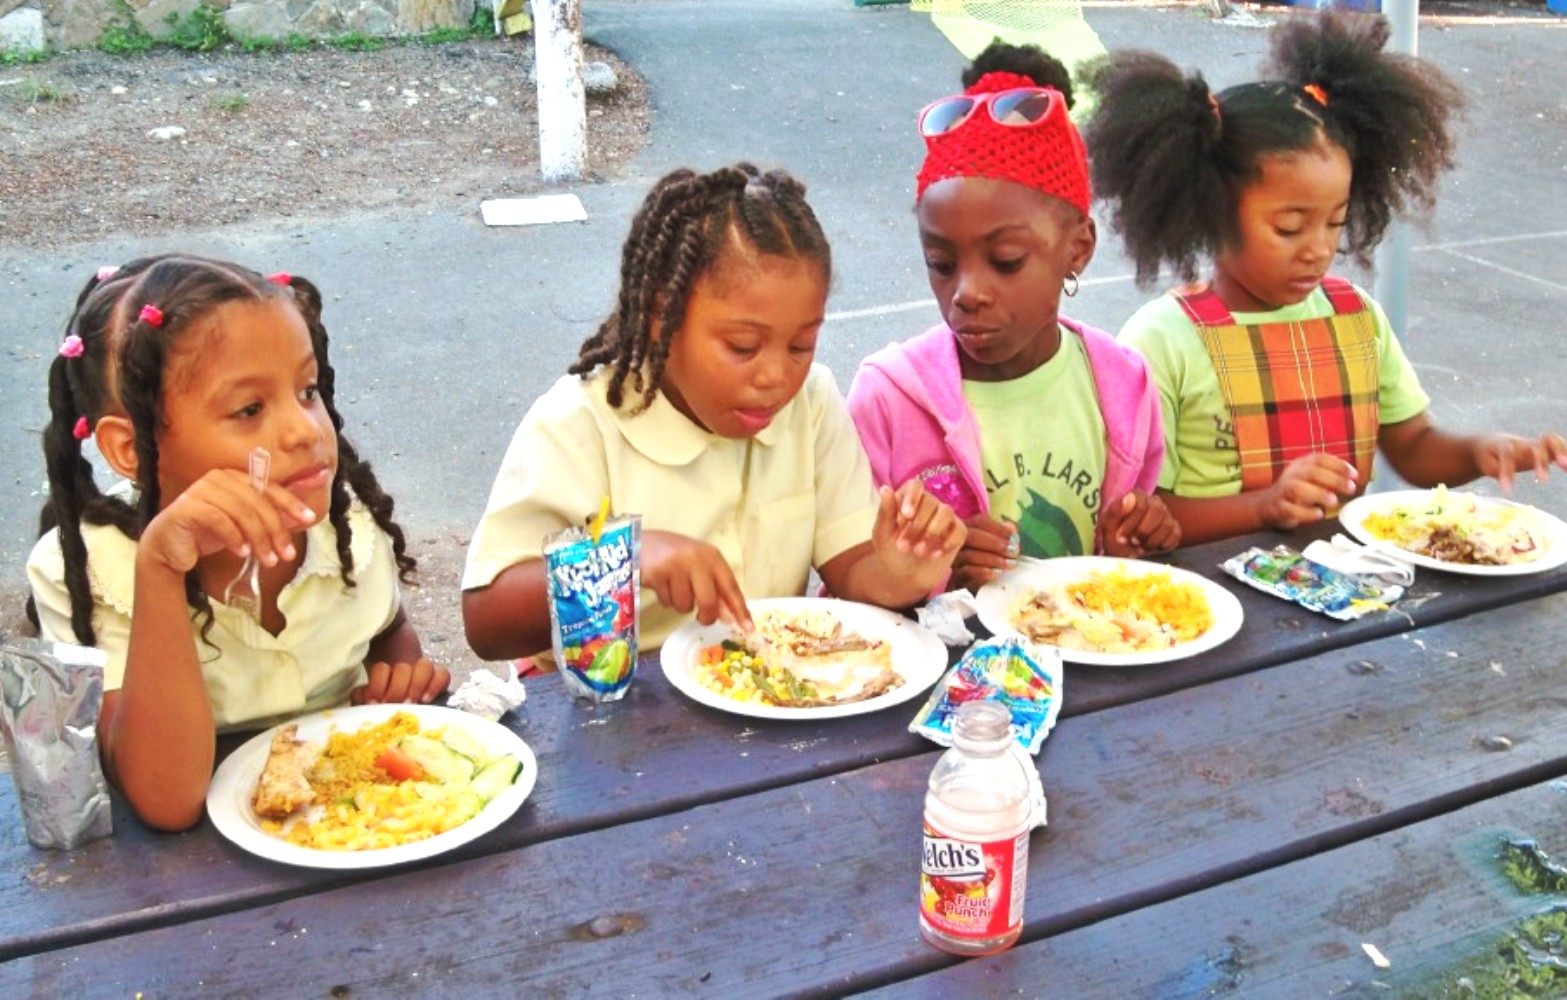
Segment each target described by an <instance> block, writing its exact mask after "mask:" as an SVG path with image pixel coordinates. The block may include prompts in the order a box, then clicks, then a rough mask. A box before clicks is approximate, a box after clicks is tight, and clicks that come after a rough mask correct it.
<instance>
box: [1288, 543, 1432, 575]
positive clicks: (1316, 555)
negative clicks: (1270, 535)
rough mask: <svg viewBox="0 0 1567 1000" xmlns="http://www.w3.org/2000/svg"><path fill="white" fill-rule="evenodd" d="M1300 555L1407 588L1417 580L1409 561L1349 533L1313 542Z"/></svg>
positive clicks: (1346, 571)
mask: <svg viewBox="0 0 1567 1000" xmlns="http://www.w3.org/2000/svg"><path fill="white" fill-rule="evenodd" d="M1301 555H1303V556H1305V557H1306V558H1307V559H1310V560H1311V561H1312V562H1314V563H1316V564H1317V565H1319V566H1326V567H1327V568H1328V569H1333V570H1338V571H1339V572H1340V573H1344V574H1346V575H1348V576H1369V577H1374V578H1376V579H1378V580H1381V581H1382V582H1383V583H1392V584H1397V585H1398V586H1400V587H1406V588H1407V587H1408V586H1410V585H1411V584H1413V583H1414V582H1415V568H1414V567H1413V566H1411V565H1410V564H1409V563H1406V562H1403V561H1401V560H1400V559H1398V558H1397V557H1396V556H1394V555H1393V554H1392V553H1389V552H1387V551H1386V550H1385V549H1374V548H1371V547H1370V546H1368V545H1362V544H1360V543H1359V542H1357V541H1355V540H1354V539H1352V538H1350V537H1349V536H1348V535H1342V534H1339V535H1334V536H1333V540H1332V541H1322V540H1318V541H1315V542H1312V543H1311V544H1310V545H1308V546H1306V548H1305V550H1304V551H1302V552H1301Z"/></svg>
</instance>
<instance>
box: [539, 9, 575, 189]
mask: <svg viewBox="0 0 1567 1000" xmlns="http://www.w3.org/2000/svg"><path fill="white" fill-rule="evenodd" d="M533 70H534V78H535V82H536V86H537V88H538V97H539V172H540V173H541V174H543V175H544V179H545V180H547V181H574V180H579V179H581V177H582V168H583V165H584V162H585V160H586V155H587V154H586V148H587V134H588V106H587V98H586V95H585V92H584V89H583V85H582V2H581V0H533Z"/></svg>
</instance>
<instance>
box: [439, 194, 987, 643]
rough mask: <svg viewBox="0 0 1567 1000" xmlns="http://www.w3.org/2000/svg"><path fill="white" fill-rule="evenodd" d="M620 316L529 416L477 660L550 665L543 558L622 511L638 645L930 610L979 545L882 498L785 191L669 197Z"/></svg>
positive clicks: (485, 554)
mask: <svg viewBox="0 0 1567 1000" xmlns="http://www.w3.org/2000/svg"><path fill="white" fill-rule="evenodd" d="M620 274H621V288H620V294H619V299H618V302H617V304H616V308H615V311H614V312H613V313H611V314H610V317H609V318H608V319H607V320H606V321H605V322H604V324H603V325H602V326H600V327H599V330H598V332H597V333H596V334H595V335H594V336H592V337H591V338H589V339H588V341H587V342H586V343H584V344H583V346H582V352H581V355H580V357H579V358H578V359H577V362H576V364H574V365H572V367H571V374H570V375H568V376H566V377H564V378H562V379H561V380H560V381H558V382H557V383H556V384H555V385H554V387H553V388H551V389H550V390H549V391H548V392H546V393H545V394H544V395H543V396H542V397H540V398H539V399H538V400H537V401H536V402H535V403H534V404H533V406H532V407H531V408H530V409H529V410H528V413H527V415H526V416H525V417H524V418H523V421H522V425H521V427H519V428H518V430H517V433H516V436H515V437H514V438H513V440H512V444H511V448H510V449H509V450H508V451H507V453H506V458H505V460H504V462H503V463H502V465H501V470H500V474H499V475H498V476H497V478H496V481H495V486H494V489H493V491H492V492H491V494H490V501H489V506H488V509H487V510H486V511H485V513H484V518H483V520H482V521H480V523H479V527H478V530H477V531H475V532H474V536H473V542H472V545H471V547H470V548H469V552H468V567H467V571H466V573H465V574H464V577H463V588H464V591H465V592H464V594H463V618H464V622H465V624H466V627H467V634H468V642H469V643H470V644H471V645H472V646H473V648H474V651H475V652H477V653H478V654H479V655H480V656H481V657H484V658H485V659H491V660H498V659H508V658H512V657H517V656H524V655H528V654H533V653H537V652H540V651H543V650H548V649H549V648H550V618H549V610H548V607H547V605H546V603H545V586H544V563H543V559H542V551H543V543H544V537H545V536H546V535H547V534H549V533H551V532H553V531H557V530H559V529H561V528H564V527H566V526H568V525H572V524H578V525H580V524H581V523H582V522H583V519H584V517H585V516H586V515H590V514H592V513H594V512H595V511H597V510H598V509H599V505H600V502H601V498H602V497H604V496H606V495H607V496H608V497H609V498H610V501H611V505H612V507H613V509H614V511H615V512H617V513H636V514H640V515H642V583H643V585H644V587H646V588H648V589H650V590H651V591H652V592H653V595H655V596H656V601H653V600H647V599H646V596H647V595H644V601H643V613H642V625H641V628H642V641H643V646H644V647H645V648H649V649H652V648H657V647H658V646H659V645H660V644H661V643H662V642H663V641H664V638H665V637H666V636H667V635H668V634H669V633H670V631H671V630H672V629H673V628H675V627H676V626H677V625H679V624H680V623H681V622H682V621H685V620H689V616H690V615H691V613H692V612H695V615H696V619H697V620H698V621H700V622H703V623H704V624H707V623H712V622H713V621H716V620H719V619H724V620H727V621H729V622H730V623H732V624H734V625H736V626H737V627H739V628H742V629H749V628H750V627H751V619H750V615H749V613H748V612H747V610H746V605H745V597H746V595H749V596H752V597H771V596H781V595H794V594H801V593H803V592H804V591H805V588H806V582H807V576H808V574H809V571H810V570H811V568H812V567H815V568H816V569H817V571H818V572H819V573H820V574H821V578H822V580H823V581H824V582H825V583H826V585H827V587H828V588H829V589H830V590H831V592H832V593H833V594H834V595H836V596H838V597H842V598H846V599H848V600H854V601H865V602H869V603H873V604H879V605H884V606H887V607H904V606H908V605H912V604H914V603H916V602H918V601H919V600H921V599H922V598H923V597H924V596H925V595H926V594H927V593H929V592H930V590H931V589H933V588H934V586H935V585H936V583H937V582H938V581H939V580H940V579H941V578H942V577H944V576H945V575H946V573H947V569H948V566H949V565H950V563H951V561H952V555H953V553H954V552H956V551H957V548H958V546H959V545H961V544H962V541H963V525H962V524H961V523H959V522H958V521H957V519H956V518H954V517H953V515H952V512H951V511H950V510H948V509H947V508H946V506H945V505H943V504H941V503H939V502H938V501H936V500H935V499H934V498H932V497H929V496H926V495H925V494H924V493H923V492H922V491H921V490H920V489H919V488H918V484H915V485H914V486H912V487H911V488H908V489H904V490H901V491H899V492H898V493H897V494H896V495H895V494H894V493H893V492H892V491H890V490H886V489H884V490H882V491H881V494H880V497H879V498H878V496H877V493H876V491H875V489H874V487H873V486H872V484H871V478H870V473H869V471H868V470H867V469H866V465H865V455H864V452H863V451H861V449H860V443H859V440H858V439H857V438H856V437H855V434H854V426H853V424H852V423H850V421H849V419H848V415H847V414H846V413H845V412H844V408H843V401H842V399H841V398H840V397H839V395H838V391H837V389H836V388H835V387H834V385H833V381H832V376H831V374H830V373H829V372H828V371H827V369H825V368H822V367H819V366H815V365H813V364H812V358H813V357H814V355H815V352H816V340H817V336H818V335H819V333H820V330H821V325H822V320H823V317H824V315H825V313H826V304H827V289H828V285H829V282H830V279H831V276H832V258H831V254H830V252H829V250H828V246H827V240H826V237H825V236H824V235H823V234H822V230H821V226H820V225H819V224H818V223H817V221H816V216H815V215H814V214H813V213H812V211H811V208H810V206H809V205H807V204H806V201H805V188H804V187H803V186H802V185H801V184H800V183H799V182H798V181H796V180H794V179H793V178H791V177H790V176H789V175H787V174H785V173H783V172H782V171H773V172H771V173H766V174H763V173H759V172H758V171H757V170H756V168H755V167H753V166H751V165H750V164H747V163H742V164H738V165H736V166H733V167H728V168H725V169H721V170H715V171H713V172H712V173H709V174H697V173H693V172H692V171H690V170H678V171H675V172H674V173H672V174H669V175H668V176H666V177H664V178H663V179H662V180H660V181H659V182H658V183H657V184H656V185H654V187H653V190H652V191H651V192H649V194H648V196H647V199H646V200H645V201H644V202H643V204H642V207H641V209H640V210H638V212H637V215H636V217H635V219H633V220H632V224H631V233H630V235H629V236H628V237H627V239H626V243H625V248H624V250H623V252H622V256H621V266H620Z"/></svg>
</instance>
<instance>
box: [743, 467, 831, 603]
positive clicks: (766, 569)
mask: <svg viewBox="0 0 1567 1000" xmlns="http://www.w3.org/2000/svg"><path fill="white" fill-rule="evenodd" d="M752 517H753V520H752V523H751V530H750V531H749V532H748V533H747V534H748V535H749V538H748V539H747V541H746V545H745V549H746V552H745V562H746V574H745V575H746V585H747V591H748V592H750V591H753V590H754V591H756V594H755V596H757V597H782V596H785V595H793V594H797V593H799V592H800V591H801V589H802V588H803V587H804V586H805V579H806V576H807V574H808V573H809V572H810V569H811V556H812V554H813V553H814V552H815V550H816V494H815V493H812V492H810V491H809V490H807V491H806V492H804V493H796V494H794V495H793V496H787V497H780V498H778V499H776V500H768V501H767V502H765V503H761V504H758V505H757V506H756V508H755V512H754V514H753V515H752ZM758 587H760V588H762V589H760V590H758V589H757V588H758Z"/></svg>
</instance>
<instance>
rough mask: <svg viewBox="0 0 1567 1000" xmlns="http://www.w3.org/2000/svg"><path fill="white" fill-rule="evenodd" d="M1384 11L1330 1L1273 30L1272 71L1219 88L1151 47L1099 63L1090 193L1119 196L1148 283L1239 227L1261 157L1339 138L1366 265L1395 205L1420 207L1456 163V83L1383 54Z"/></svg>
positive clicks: (1352, 222) (1354, 243)
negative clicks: (1356, 9) (1345, 7)
mask: <svg viewBox="0 0 1567 1000" xmlns="http://www.w3.org/2000/svg"><path fill="white" fill-rule="evenodd" d="M1389 30H1390V29H1389V27H1388V23H1387V21H1386V20H1385V19H1384V18H1382V17H1381V16H1379V15H1366V14H1356V13H1350V12H1344V11H1323V12H1321V13H1318V14H1313V15H1310V16H1303V17H1297V18H1292V19H1290V20H1288V21H1285V22H1284V23H1282V24H1280V25H1279V26H1278V27H1276V28H1274V29H1273V37H1272V46H1271V55H1270V57H1269V59H1268V60H1267V61H1266V62H1265V63H1264V66H1263V71H1262V72H1263V79H1262V80H1260V81H1258V82H1254V83H1245V84H1241V85H1239V86H1235V87H1230V88H1228V89H1226V90H1223V91H1220V92H1218V93H1217V94H1215V93H1213V92H1211V91H1210V90H1209V88H1208V84H1207V82H1206V81H1204V80H1203V78H1202V75H1201V74H1200V73H1193V74H1192V75H1190V76H1183V75H1182V74H1181V71H1180V70H1179V69H1178V68H1176V66H1175V65H1174V64H1173V63H1171V62H1170V61H1169V60H1168V59H1166V58H1164V57H1163V56H1160V55H1157V54H1155V53H1152V52H1137V51H1127V52H1120V53H1113V54H1111V55H1110V56H1107V57H1105V58H1104V59H1102V60H1100V61H1099V62H1098V63H1096V64H1095V65H1093V66H1091V67H1090V68H1089V69H1088V71H1087V82H1088V84H1089V85H1090V86H1092V87H1094V88H1095V89H1096V90H1097V91H1098V93H1099V105H1098V108H1097V109H1096V111H1095V113H1094V115H1093V118H1092V120H1091V121H1090V122H1089V124H1088V126H1087V128H1086V129H1085V130H1084V137H1085V139H1086V140H1087V143H1088V152H1089V159H1090V161H1091V164H1092V172H1093V185H1094V190H1095V192H1097V193H1098V194H1099V195H1100V196H1101V197H1102V198H1104V199H1105V200H1106V201H1108V202H1110V203H1111V205H1112V214H1111V219H1110V222H1111V226H1112V228H1114V229H1115V230H1116V231H1118V232H1119V233H1121V234H1122V236H1123V237H1124V238H1125V240H1126V245H1127V249H1128V251H1129V252H1130V253H1131V256H1132V259H1133V261H1134V263H1135V264H1136V266H1137V280H1138V283H1139V284H1142V285H1145V286H1146V285H1147V284H1149V283H1151V282H1152V281H1153V280H1154V278H1155V277H1156V276H1157V275H1158V273H1159V268H1160V265H1161V264H1169V265H1170V266H1171V267H1172V269H1173V270H1175V271H1176V272H1177V273H1178V274H1179V275H1180V277H1181V279H1182V280H1183V281H1191V280H1193V279H1195V278H1196V276H1197V269H1198V264H1199V261H1200V260H1201V259H1202V258H1211V257H1213V256H1215V255H1216V254H1217V253H1218V252H1219V251H1220V250H1221V249H1223V247H1224V246H1225V245H1227V244H1228V243H1230V242H1231V241H1232V240H1233V239H1235V237H1236V235H1237V217H1238V214H1239V204H1240V194H1241V192H1242V191H1243V190H1244V189H1245V188H1246V187H1247V186H1248V185H1250V184H1251V183H1253V182H1255V181H1256V180H1257V179H1258V178H1259V177H1260V176H1261V173H1262V167H1261V161H1262V160H1263V159H1264V158H1265V157H1269V156H1275V155H1280V154H1288V153H1294V152H1300V151H1304V150H1308V149H1311V148H1313V147H1314V146H1317V145H1318V144H1320V143H1332V144H1333V145H1336V146H1339V147H1340V148H1342V149H1343V150H1344V152H1345V153H1347V154H1348V156H1349V160H1350V167H1351V170H1352V177H1353V179H1352V181H1351V184H1350V194H1349V206H1348V211H1347V214H1346V217H1345V227H1344V239H1343V246H1342V251H1343V252H1344V253H1346V254H1348V255H1349V256H1351V257H1352V258H1353V259H1355V260H1356V261H1359V262H1361V263H1365V262H1366V261H1367V260H1368V258H1369V257H1370V253H1371V251H1372V249H1374V248H1375V247H1376V245H1377V244H1378V243H1379V242H1381V240H1382V236H1383V234H1384V232H1385V231H1386V229H1387V226H1388V223H1389V222H1391V221H1392V219H1393V218H1394V217H1395V216H1397V215H1403V214H1412V213H1414V212H1416V211H1419V212H1424V211H1427V210H1429V209H1430V207H1431V206H1432V204H1433V203H1434V202H1435V196H1436V186H1437V181H1438V179H1439V178H1440V176H1441V174H1442V173H1443V172H1444V171H1446V170H1448V169H1449V168H1451V167H1452V165H1453V148H1454V139H1453V136H1452V135H1451V134H1450V132H1449V123H1450V122H1451V121H1452V120H1453V119H1454V118H1455V117H1456V116H1457V115H1458V114H1459V113H1460V112H1461V111H1462V110H1463V106H1464V99H1463V95H1462V93H1461V92H1460V91H1459V89H1458V87H1457V85H1456V84H1454V83H1453V82H1452V80H1451V79H1449V78H1448V77H1447V76H1446V75H1445V74H1444V73H1442V72H1441V71H1440V70H1439V69H1437V67H1435V66H1433V65H1431V64H1429V63H1426V62H1422V61H1421V60H1420V59H1417V58H1415V57H1413V56H1407V55H1402V54H1398V53H1391V52H1385V51H1383V49H1384V47H1385V46H1386V44H1387V40H1388V34H1389Z"/></svg>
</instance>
